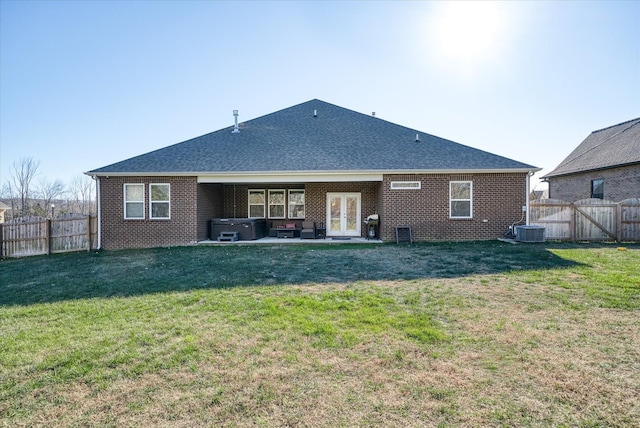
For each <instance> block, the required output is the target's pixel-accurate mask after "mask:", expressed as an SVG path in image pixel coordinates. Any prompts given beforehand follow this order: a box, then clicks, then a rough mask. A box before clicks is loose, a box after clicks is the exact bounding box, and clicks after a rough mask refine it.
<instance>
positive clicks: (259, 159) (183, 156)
mask: <svg viewBox="0 0 640 428" xmlns="http://www.w3.org/2000/svg"><path fill="white" fill-rule="evenodd" d="M314 112H315V113H316V116H314ZM233 128H234V127H233V126H230V127H228V128H223V129H221V130H219V131H215V132H212V133H210V134H206V135H202V136H200V137H197V138H193V139H191V140H187V141H184V142H182V143H178V144H175V145H172V146H168V147H165V148H162V149H159V150H156V151H153V152H150V153H146V154H143V155H140V156H136V157H133V158H131V159H127V160H124V161H122V162H118V163H115V164H112V165H109V166H105V167H103V168H98V169H95V170H93V171H89V172H87V174H91V175H99V176H105V175H143V174H144V175H166V174H170V175H202V174H207V173H216V174H224V173H247V174H252V173H265V174H275V173H283V172H284V173H286V172H289V173H302V172H304V173H309V174H312V173H318V172H325V173H326V172H336V173H340V172H354V171H359V172H362V171H369V172H376V173H381V172H382V173H384V172H387V173H388V172H418V171H421V172H425V171H434V172H438V171H443V172H445V171H496V172H497V171H539V170H540V169H539V168H536V167H533V166H531V165H527V164H524V163H521V162H517V161H515V160H511V159H507V158H505V157H502V156H497V155H494V154H491V153H488V152H485V151H482V150H478V149H474V148H471V147H468V146H464V145H462V144H458V143H455V142H453V141H449V140H445V139H443V138H439V137H435V136H433V135H430V134H427V133H425V132H422V131H417V130H415V129H410V128H406V127H404V126H400V125H396V124H394V123H391V122H387V121H385V120H382V119H379V118H377V117H374V116H369V115H365V114H362V113H357V112H355V111H353V110H349V109H346V108H342V107H338V106H336V105H333V104H329V103H326V102H324V101H320V100H317V99H316V100H311V101H308V102H305V103H302V104H299V105H296V106H293V107H289V108H286V109H284V110H280V111H277V112H275V113H271V114H267V115H265V116H262V117H259V118H256V119H252V120H249V121H246V122H243V123H240V124H239V131H240V132H238V133H232V131H233ZM416 134H417V135H418V136H419V141H416Z"/></svg>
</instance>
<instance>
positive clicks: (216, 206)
mask: <svg viewBox="0 0 640 428" xmlns="http://www.w3.org/2000/svg"><path fill="white" fill-rule="evenodd" d="M223 195H224V192H223V187H222V184H210V183H204V184H198V241H202V240H205V239H209V220H211V219H212V218H217V217H224V196H223Z"/></svg>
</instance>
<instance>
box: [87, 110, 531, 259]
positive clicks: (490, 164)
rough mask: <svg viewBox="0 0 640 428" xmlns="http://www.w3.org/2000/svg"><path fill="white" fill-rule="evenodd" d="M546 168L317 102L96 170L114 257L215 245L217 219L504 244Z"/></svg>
mask: <svg viewBox="0 0 640 428" xmlns="http://www.w3.org/2000/svg"><path fill="white" fill-rule="evenodd" d="M539 170H540V169H539V168H536V167H533V166H530V165H527V164H524V163H520V162H517V161H514V160H511V159H507V158H504V157H501V156H497V155H494V154H491V153H487V152H484V151H481V150H478V149H474V148H471V147H468V146H464V145H461V144H458V143H455V142H452V141H449V140H445V139H442V138H439V137H435V136H433V135H429V134H427V133H425V132H421V131H416V130H414V129H410V128H406V127H403V126H400V125H396V124H393V123H390V122H387V121H385V120H382V119H379V118H377V117H375V116H373V115H371V116H370V115H365V114H361V113H357V112H355V111H352V110H348V109H345V108H342V107H338V106H336V105H333V104H329V103H326V102H323V101H320V100H311V101H308V102H305V103H302V104H299V105H296V106H293V107H289V108H286V109H284V110H280V111H277V112H274V113H271V114H268V115H265V116H262V117H259V118H256V119H252V120H249V121H246V122H243V123H239V124H238V123H237V116H236V124H235V125H233V126H230V127H228V128H224V129H221V130H219V131H215V132H213V133H210V134H206V135H203V136H200V137H197V138H194V139H191V140H187V141H184V142H182V143H179V144H175V145H172V146H169V147H165V148H162V149H159V150H156V151H153V152H150V153H146V154H143V155H140V156H137V157H134V158H131V159H127V160H124V161H122V162H118V163H115V164H113V165H109V166H105V167H102V168H98V169H95V170H93V171H89V172H87V173H86V174H88V175H91V176H93V177H94V178H95V179H96V181H97V187H98V209H99V220H100V221H99V236H100V245H101V247H103V248H106V249H118V248H134V247H138V248H140V247H154V246H170V245H186V244H192V243H196V242H198V241H203V240H207V239H209V238H210V236H209V234H210V232H209V227H210V226H209V224H210V223H209V220H210V219H212V218H260V219H265V221H266V222H268V223H269V225H270V226H271V227H273V224H276V223H277V224H281V223H283V222H297V223H300V222H301V221H302V220H306V221H314V222H316V223H317V224H319V223H323V224H325V225H326V234H327V237H362V236H365V233H366V232H365V227H364V225H363V221H364V220H365V219H366V217H367V216H368V215H371V214H374V213H376V214H379V216H380V224H379V230H378V237H379V238H380V239H381V240H383V241H389V240H395V228H396V226H399V225H408V226H410V227H411V229H412V237H413V240H414V241H442V240H456V241H458V240H482V239H493V238H496V237H499V236H502V234H503V233H504V231H505V230H506V229H507V227H508V226H509V225H510V224H511V223H513V222H514V221H515V220H518V219H520V217H521V215H522V207H523V206H526V205H528V195H529V178H530V176H531V175H533V173H534V172H536V171H539Z"/></svg>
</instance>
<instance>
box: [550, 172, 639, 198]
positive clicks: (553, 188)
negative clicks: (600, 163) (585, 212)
mask: <svg viewBox="0 0 640 428" xmlns="http://www.w3.org/2000/svg"><path fill="white" fill-rule="evenodd" d="M596 179H603V180H604V199H607V200H610V201H614V202H620V201H623V200H625V199H629V198H638V197H640V165H631V166H626V167H620V168H611V169H607V170H602V171H590V172H584V173H581V174H572V175H569V176H566V177H556V178H550V179H549V198H550V199H561V200H563V201H567V202H575V201H579V200H581V199H587V198H590V197H591V180H596Z"/></svg>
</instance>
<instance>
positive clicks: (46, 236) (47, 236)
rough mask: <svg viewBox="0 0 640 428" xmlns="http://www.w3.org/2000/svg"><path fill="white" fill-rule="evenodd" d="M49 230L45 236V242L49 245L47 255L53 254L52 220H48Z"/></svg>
mask: <svg viewBox="0 0 640 428" xmlns="http://www.w3.org/2000/svg"><path fill="white" fill-rule="evenodd" d="M46 226H47V227H46V228H47V230H46V234H45V240H46V243H47V255H49V254H51V219H50V218H48V219H47V225H46Z"/></svg>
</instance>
